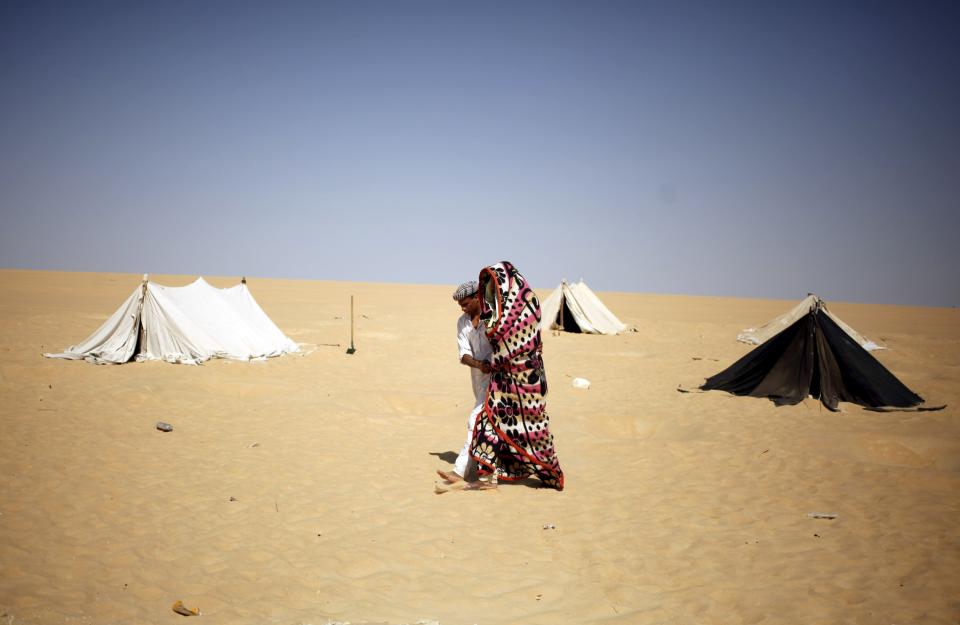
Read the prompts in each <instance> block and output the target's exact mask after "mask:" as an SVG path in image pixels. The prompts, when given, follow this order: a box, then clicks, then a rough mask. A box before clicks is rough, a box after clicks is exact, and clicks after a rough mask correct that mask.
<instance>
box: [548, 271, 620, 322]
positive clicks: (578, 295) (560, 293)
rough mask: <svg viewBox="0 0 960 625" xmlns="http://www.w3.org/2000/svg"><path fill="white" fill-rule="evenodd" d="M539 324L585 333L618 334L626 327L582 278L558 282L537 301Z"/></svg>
mask: <svg viewBox="0 0 960 625" xmlns="http://www.w3.org/2000/svg"><path fill="white" fill-rule="evenodd" d="M540 312H541V315H542V317H541V319H540V328H541V329H543V330H554V329H556V330H568V331H571V332H585V333H587V334H619V333H620V332H623V331H624V330H626V329H627V326H626V325H625V324H624V323H622V322H621V321H620V320H619V319H617V316H616V315H614V314H613V313H612V312H610V309H609V308H607V307H606V306H604V304H603V302H601V301H600V298H599V297H597V295H596V294H595V293H594V292H593V291H591V290H590V287H588V286H587V285H586V283H585V282H584V281H583V280H580V282H575V283H574V284H567V283H566V282H561V283H560V286H558V287H557V288H556V290H554V292H553V293H551V294H550V296H549V297H548V298H547V299H545V300H543V302H542V303H541V304H540Z"/></svg>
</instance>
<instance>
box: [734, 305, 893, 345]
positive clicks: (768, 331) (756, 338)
mask: <svg viewBox="0 0 960 625" xmlns="http://www.w3.org/2000/svg"><path fill="white" fill-rule="evenodd" d="M818 305H819V307H820V312H821V313H824V314H826V315H828V316H829V317H830V318H831V319H833V322H834V323H836V324H837V325H838V326H840V329H842V330H843V331H844V332H846V333H847V335H848V336H850V338H852V339H853V340H854V341H856V342H857V343H859V344H860V346H861V347H862V348H863V349H865V350H867V351H868V352H870V351H873V350H876V349H886V348H885V347H883V346H882V345H877V344H876V343H874V342H873V341H871V340H869V339H868V338H866V337H865V336H862V335H861V334H859V333H858V332H857V331H856V330H854V329H853V328H851V327H850V326H848V325H847V324H845V323H844V322H843V321H841V320H840V319H839V318H838V317H837V316H836V315H834V314H832V313H831V312H830V311H828V310H827V305H826V302H824V301H823V300H822V299H820V298H819V297H817V296H816V295H814V294H813V293H810V294H808V295H807V296H806V297H805V298H804V299H803V301H801V302H800V303H799V304H797V305H796V306H794V307H793V308H791V309H790V310H788V311H787V312H785V313H784V314H782V315H780V316H779V317H775V318H773V319H771V320H770V321H768V322H766V323H765V324H763V325H762V326H760V327H759V328H747V329H745V330H744V331H743V332H741V333H740V334H738V335H737V340H738V341H740V342H741V343H749V344H751V345H760V344H761V343H766V342H767V339H770V338H771V337H773V336H774V335H777V334H779V333H780V331H781V330H784V329H785V328H789V327H790V326H792V325H793V324H794V322H795V321H796V320H797V319H799V318H800V317H803V316H804V315H806V314H807V313H809V312H810V311H811V310H813V309H815V308H816V307H817V306H818Z"/></svg>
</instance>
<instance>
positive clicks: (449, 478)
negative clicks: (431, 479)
mask: <svg viewBox="0 0 960 625" xmlns="http://www.w3.org/2000/svg"><path fill="white" fill-rule="evenodd" d="M437 475H439V476H440V477H442V478H443V479H444V481H445V482H449V483H450V484H453V483H454V482H459V481H460V480H462V479H463V478H462V477H460V476H459V475H457V474H456V473H454V472H453V471H440V470H439V469H438V470H437Z"/></svg>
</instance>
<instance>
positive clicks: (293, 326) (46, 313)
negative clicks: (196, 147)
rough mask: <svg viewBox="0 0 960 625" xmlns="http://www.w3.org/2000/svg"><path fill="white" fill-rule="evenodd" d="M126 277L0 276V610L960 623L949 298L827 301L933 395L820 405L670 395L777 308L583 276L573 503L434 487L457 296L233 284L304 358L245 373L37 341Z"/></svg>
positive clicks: (557, 419)
mask: <svg viewBox="0 0 960 625" xmlns="http://www.w3.org/2000/svg"><path fill="white" fill-rule="evenodd" d="M478 269H479V268H478ZM521 269H522V268H521ZM152 279H154V280H156V281H157V282H160V283H161V284H168V285H182V284H187V283H188V282H189V281H191V280H192V279H193V277H192V276H191V277H187V276H160V275H158V276H152ZM208 280H209V281H210V282H211V284H214V285H215V286H221V287H224V286H231V285H233V284H236V283H237V281H238V280H239V276H234V277H227V278H208ZM139 281H140V276H139V275H130V274H103V273H100V274H95V273H59V272H39V271H19V270H3V271H0V293H2V297H0V349H2V352H0V354H2V360H0V624H2V625H19V624H21V623H64V624H81V623H83V624H86V623H90V624H94V623H96V624H100V623H179V622H181V621H182V620H183V619H184V618H189V619H190V620H187V621H186V622H191V623H192V622H194V620H196V622H197V623H201V624H202V623H207V624H210V625H213V624H224V625H226V624H230V625H234V624H247V623H250V624H264V623H275V624H283V625H293V624H305V623H312V624H315V625H322V624H326V623H328V622H338V621H339V622H351V623H389V624H391V625H395V624H400V623H417V622H427V623H436V622H439V623H441V624H442V625H460V624H468V625H469V624H473V623H477V624H480V625H496V624H504V625H507V624H544V625H547V624H550V625H554V624H558V623H624V624H627V623H629V624H635V623H640V624H644V623H677V624H688V623H690V624H694V623H696V624H718V625H719V624H735V623H777V624H784V625H796V624H800V623H847V624H850V623H869V624H891V623H896V624H905V623H944V624H947V623H951V624H956V623H957V622H958V621H960V521H958V519H960V419H958V414H960V413H958V409H960V311H958V310H956V309H944V308H922V307H902V306H881V305H862V304H845V303H842V302H829V304H830V309H831V310H832V311H833V312H834V313H835V314H837V315H838V316H839V317H840V318H842V319H843V320H844V321H846V322H847V323H849V324H850V325H851V326H853V327H854V328H856V329H857V330H858V331H860V332H861V333H862V334H864V335H866V336H867V337H869V338H872V339H874V340H880V341H882V342H883V343H885V344H886V345H887V346H889V348H890V349H889V350H888V351H881V352H875V355H876V356H877V358H878V359H879V360H880V361H881V362H882V363H884V364H885V365H886V366H887V367H888V368H889V369H890V370H891V371H892V372H893V373H894V374H895V375H897V376H898V377H899V378H900V379H901V380H902V381H903V382H904V383H905V384H907V385H908V386H909V387H910V388H911V389H913V390H914V391H916V392H918V393H919V394H920V395H922V396H923V397H924V398H925V399H927V401H928V403H931V404H933V403H938V404H942V403H945V404H947V405H948V406H947V408H946V409H945V410H943V411H939V412H902V413H876V412H869V411H866V410H863V409H861V408H859V407H857V406H853V405H850V404H842V405H841V406H842V408H843V412H842V413H831V412H828V411H827V410H826V409H824V408H822V407H821V406H820V404H819V403H818V402H817V401H815V400H812V399H808V400H807V401H805V402H803V403H802V404H800V405H797V406H792V407H781V408H777V407H775V406H774V405H773V404H772V403H770V402H769V401H766V400H762V399H754V398H738V397H732V396H729V395H727V394H725V393H720V392H711V393H698V394H681V393H678V392H677V391H676V388H677V386H678V384H688V385H689V384H695V383H698V382H700V381H702V379H703V378H704V377H706V376H708V375H712V374H713V373H716V372H717V371H720V370H721V369H723V368H725V367H726V366H728V365H729V364H730V363H732V362H733V361H734V360H735V359H736V358H737V357H739V356H741V355H742V354H745V353H746V352H747V351H749V349H750V347H749V346H747V345H743V344H741V343H737V342H736V341H735V337H736V335H737V333H738V332H739V331H740V330H741V329H742V328H744V327H748V326H751V325H758V324H761V323H763V322H765V321H767V320H768V319H770V318H771V317H773V316H775V315H777V314H780V313H782V312H784V311H786V310H787V309H788V308H789V307H790V306H792V305H793V303H795V302H790V301H772V300H751V299H723V298H713V297H686V296H661V295H645V294H631V293H600V294H599V295H600V297H601V298H602V299H603V300H604V301H605V302H606V303H607V304H608V306H609V307H610V308H611V309H612V310H613V311H614V312H615V313H616V314H617V315H618V316H619V317H620V318H621V319H622V320H623V321H624V322H626V323H629V324H631V325H633V326H634V327H635V329H636V331H635V332H628V333H626V334H623V335H621V336H614V337H608V336H586V335H574V334H562V335H554V334H552V333H547V334H546V335H545V336H544V350H545V353H544V358H545V363H546V370H547V376H548V379H549V381H550V385H551V388H550V393H549V395H548V396H547V406H548V410H549V413H550V415H551V429H552V431H553V433H554V436H555V438H556V445H557V452H558V455H559V458H560V461H561V464H562V466H563V469H564V471H565V473H566V489H565V490H564V491H563V492H555V491H552V490H548V489H539V488H535V487H534V482H535V481H533V480H531V481H530V483H524V484H514V485H502V486H501V487H500V488H499V489H497V490H495V491H486V492H448V493H445V494H441V495H438V494H435V493H434V481H435V479H436V476H435V471H436V470H437V469H448V468H449V467H450V462H451V461H452V459H453V458H454V457H455V454H456V451H458V450H459V448H460V446H461V444H462V442H463V436H464V431H465V421H466V417H467V413H468V411H469V407H470V402H471V399H472V398H471V391H470V384H469V373H468V369H467V368H466V367H463V366H461V365H459V364H457V354H456V345H455V324H456V319H457V316H458V315H459V310H458V308H457V306H456V304H455V303H454V302H453V301H452V300H451V299H450V294H451V292H452V291H453V288H454V286H455V285H442V286H417V285H397V284H365V283H364V284H360V283H345V282H332V281H331V282H323V281H294V280H267V279H257V278H248V281H249V286H250V288H251V291H252V293H253V294H254V296H255V297H256V298H257V300H258V301H259V303H260V305H261V306H262V307H263V308H264V310H265V311H266V312H267V314H269V315H270V316H271V317H272V319H273V320H274V321H275V322H276V323H277V325H278V326H279V327H280V328H281V329H282V330H283V331H284V332H285V333H286V334H287V335H288V336H290V337H291V338H292V339H294V340H295V341H297V342H298V343H301V344H303V345H304V353H303V355H294V356H287V357H282V358H276V359H271V360H269V361H266V362H252V363H243V362H230V361H222V360H218V361H211V362H208V363H207V364H205V365H203V366H199V367H192V366H184V365H171V364H167V363H163V362H152V363H141V364H127V365H122V366H96V365H92V364H88V363H85V362H70V361H62V360H50V359H46V358H43V357H42V355H41V354H42V353H43V352H45V351H60V350H62V349H63V348H65V347H67V346H68V345H72V344H74V343H77V342H79V341H81V340H82V339H84V338H85V337H86V336H88V335H89V334H90V333H91V332H92V331H93V330H95V329H96V328H97V327H98V326H99V325H100V323H101V322H102V321H103V320H104V319H105V318H106V317H107V316H108V315H109V314H110V313H112V312H113V311H114V310H115V309H116V308H117V307H118V306H119V305H120V303H121V302H122V301H123V300H124V298H125V297H126V296H128V295H129V294H130V292H131V291H132V290H133V289H134V288H135V287H136V286H137V285H138V284H139ZM547 293H548V291H540V294H541V296H542V297H545V296H546V295H547ZM351 294H353V295H355V296H356V298H357V309H358V315H359V316H358V318H357V339H356V347H357V352H356V353H355V354H353V355H347V354H346V353H345V351H346V348H347V347H349V341H350V338H349V297H350V295H351ZM803 295H804V294H803V293H798V298H797V299H800V297H802V296H803ZM574 377H583V378H587V379H589V380H590V381H591V383H592V385H591V387H590V388H589V389H587V390H581V389H576V388H574V387H573V386H572V384H571V381H572V379H573V378H574ZM158 421H166V422H168V423H170V424H172V425H173V427H174V430H173V431H172V432H170V433H163V432H160V431H158V430H157V429H156V428H155V424H156V423H157V422H158ZM810 512H831V513H835V514H837V515H838V516H837V518H836V519H833V520H824V519H820V520H818V519H812V518H810V517H809V516H808V513H810ZM545 526H546V528H545ZM177 600H182V601H183V602H184V603H185V604H186V605H187V606H190V607H198V608H199V609H200V610H201V612H202V616H199V617H183V616H179V615H177V614H175V613H173V612H172V610H171V605H172V604H173V603H174V602H175V601H177Z"/></svg>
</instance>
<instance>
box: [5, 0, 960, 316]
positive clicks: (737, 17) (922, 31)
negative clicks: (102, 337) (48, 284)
mask: <svg viewBox="0 0 960 625" xmlns="http://www.w3.org/2000/svg"><path fill="white" fill-rule="evenodd" d="M958 33H960V3H957V2H955V1H952V0H951V1H947V2H937V1H926V0H925V1H923V2H906V1H905V2H899V3H895V2H849V3H843V2H823V3H817V2H795V3H792V6H791V5H790V4H786V3H781V2H764V1H760V2H755V3H723V2H662V3H661V2H643V1H641V0H636V1H631V2H602V1H600V2H580V3H567V2H533V1H523V2H460V1H455V0H454V1H451V0H437V1H436V2H405V1H397V2H393V1H383V2H367V1H363V0H359V1H351V2H342V3H340V2H319V1H317V2H293V3H283V2H266V1H264V2H249V1H238V2H230V3H227V2H222V3H221V2H213V1H207V0H204V1H201V2H196V1H192V0H190V1H164V2H130V1H122V2H121V1H118V2H115V3H100V2H63V3H49V2H42V1H34V0H24V1H19V0H4V1H3V2H2V3H0V211H2V229H0V266H2V267H22V268H36V269H63V270H79V271H121V272H132V273H142V272H150V273H180V274H189V275H198V274H206V275H242V274H245V275H250V276H259V277H278V278H284V277H288V278H316V279H336V280H363V281H386V282H415V283H440V284H442V283H446V284H451V285H452V284H456V283H458V282H460V281H462V280H465V279H469V278H471V277H474V276H475V275H476V274H477V272H478V271H479V269H480V268H481V267H482V266H484V265H486V264H488V263H491V262H496V261H498V260H502V259H507V260H511V261H513V262H514V263H515V264H516V265H517V267H519V268H520V270H521V271H523V272H524V273H525V274H526V275H527V277H528V278H529V279H530V280H531V281H532V282H533V284H534V285H535V286H540V287H550V286H553V285H555V284H557V283H558V282H559V281H560V279H561V278H567V279H578V278H580V277H583V278H584V279H585V280H586V281H587V283H588V284H590V285H591V286H592V287H593V288H594V289H597V290H620V291H643V292H660V293H690V294H711V295H733V296H752V297H782V298H791V299H799V298H801V297H802V296H804V295H805V294H806V293H807V292H808V291H814V292H817V293H818V294H820V295H821V296H822V297H824V298H826V299H828V300H837V301H840V300H843V301H863V302H882V303H903V304H925V305H945V306H955V305H958V304H960V279H958V278H957V274H958V272H960V244H958V241H957V238H958V235H960V210H958V209H960V206H958V198H960V34H958Z"/></svg>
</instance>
